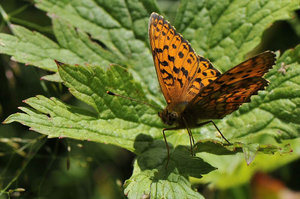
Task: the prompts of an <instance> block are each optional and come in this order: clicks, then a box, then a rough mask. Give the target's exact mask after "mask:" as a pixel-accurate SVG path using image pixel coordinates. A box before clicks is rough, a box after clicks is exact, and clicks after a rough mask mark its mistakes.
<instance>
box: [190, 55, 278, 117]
mask: <svg viewBox="0 0 300 199" xmlns="http://www.w3.org/2000/svg"><path fill="white" fill-rule="evenodd" d="M274 62H275V54H274V53H272V52H269V51H268V52H264V53H262V54H259V55H257V56H255V57H253V58H251V59H248V60H247V61H245V62H243V63H241V64H239V65H237V66H236V67H234V68H232V69H230V70H228V71H227V72H225V73H224V74H222V75H221V76H220V77H219V78H217V79H216V80H215V81H213V82H212V83H210V84H208V85H207V86H206V87H203V88H202V89H201V91H200V92H199V94H197V96H196V97H195V98H194V99H193V100H192V101H191V102H190V103H189V105H188V107H187V110H186V111H187V112H191V113H194V114H196V115H197V116H196V117H198V118H199V119H220V118H223V117H224V116H225V115H227V114H230V113H231V112H233V111H234V110H236V109H238V107H239V106H240V105H242V104H243V103H245V102H249V101H250V97H251V96H252V95H254V94H256V93H257V92H258V90H262V89H264V87H265V86H267V84H268V81H267V80H265V79H264V78H262V76H263V75H264V74H265V73H266V72H267V71H268V70H269V69H270V68H271V67H272V66H273V65H274Z"/></svg>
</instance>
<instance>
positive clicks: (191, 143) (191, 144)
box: [182, 117, 195, 156]
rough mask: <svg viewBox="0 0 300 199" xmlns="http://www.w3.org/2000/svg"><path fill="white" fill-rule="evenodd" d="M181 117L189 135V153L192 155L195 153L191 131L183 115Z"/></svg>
mask: <svg viewBox="0 0 300 199" xmlns="http://www.w3.org/2000/svg"><path fill="white" fill-rule="evenodd" d="M182 119H183V122H184V124H185V127H186V129H187V131H188V134H189V137H190V146H191V154H192V156H194V155H195V154H194V153H193V146H194V145H195V140H194V137H193V134H192V131H191V129H190V128H189V126H188V123H187V121H186V120H185V118H184V117H182Z"/></svg>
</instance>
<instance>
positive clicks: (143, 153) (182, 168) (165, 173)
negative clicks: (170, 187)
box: [134, 134, 216, 182]
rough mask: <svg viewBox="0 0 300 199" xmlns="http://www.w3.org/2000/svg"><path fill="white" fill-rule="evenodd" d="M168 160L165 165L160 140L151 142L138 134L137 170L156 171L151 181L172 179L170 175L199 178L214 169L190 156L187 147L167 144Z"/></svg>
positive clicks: (165, 157)
mask: <svg viewBox="0 0 300 199" xmlns="http://www.w3.org/2000/svg"><path fill="white" fill-rule="evenodd" d="M169 147H170V160H169V163H168V166H167V167H166V164H167V158H168V157H167V149H166V145H165V143H164V142H163V141H162V140H153V138H152V137H150V136H148V135H144V134H140V135H138V136H137V137H136V139H135V143H134V148H135V150H136V153H137V154H138V156H137V163H138V166H139V168H140V169H141V170H142V171H144V170H156V172H155V173H154V176H153V178H152V181H154V182H155V181H158V180H162V179H163V180H166V179H169V178H170V177H171V178H172V173H176V174H179V175H182V176H184V177H188V176H192V177H196V178H201V177H202V174H207V173H209V172H211V171H213V170H215V169H216V168H215V167H213V166H211V165H210V164H208V163H207V162H205V161H203V160H202V159H201V158H199V157H196V156H191V152H190V150H189V147H187V146H181V145H180V146H177V147H176V148H175V149H173V146H172V145H171V144H170V143H169Z"/></svg>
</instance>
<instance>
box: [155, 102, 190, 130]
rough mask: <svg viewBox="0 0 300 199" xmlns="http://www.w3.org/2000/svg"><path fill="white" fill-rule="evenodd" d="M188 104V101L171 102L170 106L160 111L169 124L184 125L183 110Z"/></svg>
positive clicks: (164, 121)
mask: <svg viewBox="0 0 300 199" xmlns="http://www.w3.org/2000/svg"><path fill="white" fill-rule="evenodd" d="M187 105H188V102H180V103H170V104H168V106H167V107H166V108H165V109H164V110H162V111H161V112H159V113H158V115H159V117H160V118H161V120H162V121H163V123H165V124H167V125H170V126H171V125H173V124H175V125H176V126H182V125H183V121H182V120H183V118H182V115H183V112H184V110H185V108H186V106H187Z"/></svg>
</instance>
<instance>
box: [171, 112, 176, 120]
mask: <svg viewBox="0 0 300 199" xmlns="http://www.w3.org/2000/svg"><path fill="white" fill-rule="evenodd" d="M177 118H178V114H177V113H176V112H171V113H170V120H171V121H176V120H177Z"/></svg>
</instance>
